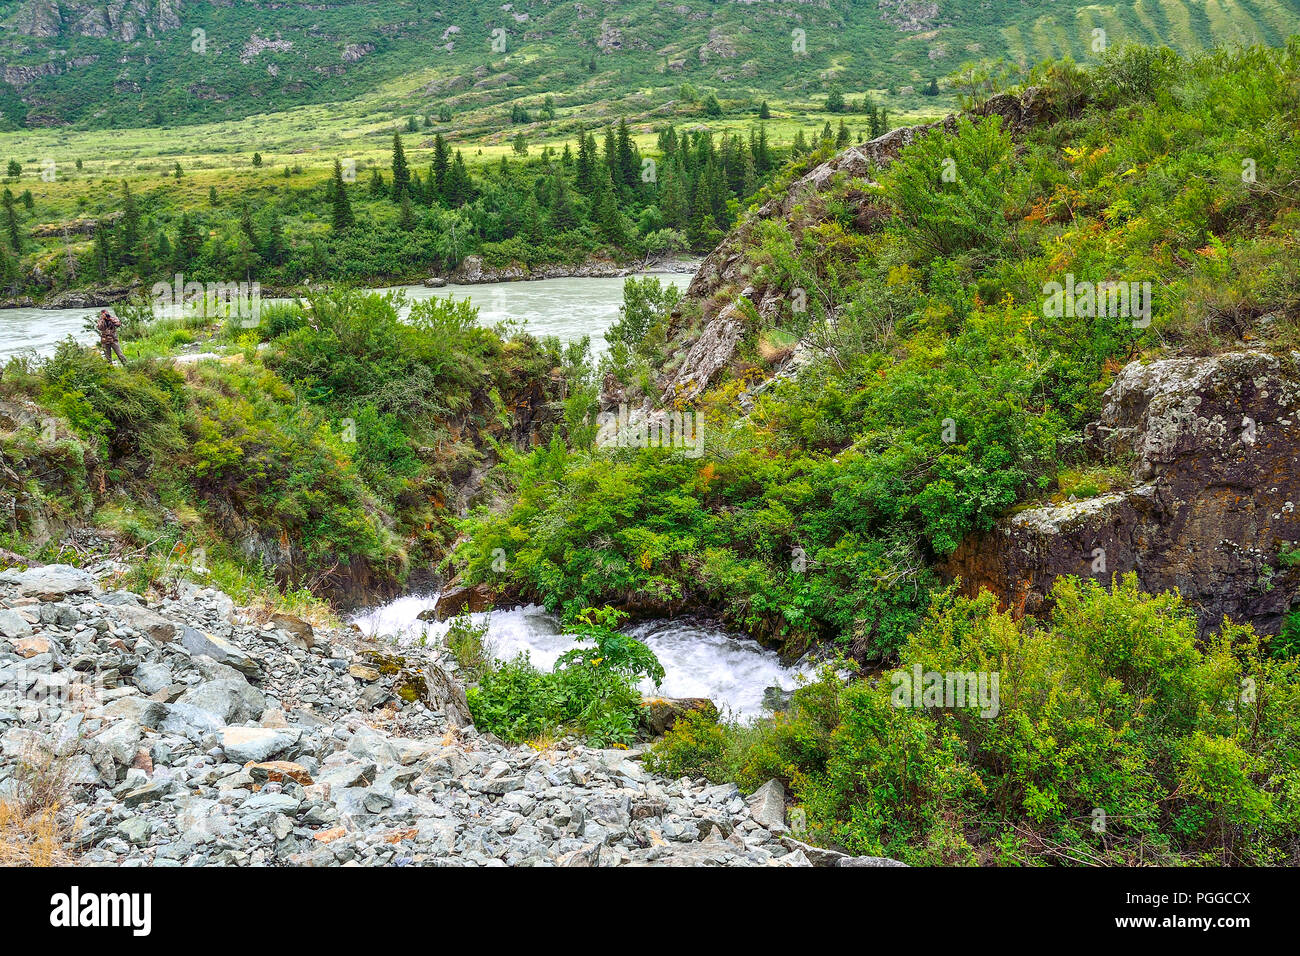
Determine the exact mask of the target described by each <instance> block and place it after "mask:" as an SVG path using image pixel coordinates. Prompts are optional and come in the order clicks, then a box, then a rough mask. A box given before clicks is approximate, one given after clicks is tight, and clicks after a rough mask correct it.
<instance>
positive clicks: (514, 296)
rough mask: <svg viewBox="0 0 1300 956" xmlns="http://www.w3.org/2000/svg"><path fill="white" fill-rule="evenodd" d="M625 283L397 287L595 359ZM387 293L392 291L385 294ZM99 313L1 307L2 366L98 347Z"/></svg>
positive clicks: (678, 281)
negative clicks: (588, 352) (29, 356)
mask: <svg viewBox="0 0 1300 956" xmlns="http://www.w3.org/2000/svg"><path fill="white" fill-rule="evenodd" d="M655 275H657V276H658V278H659V279H660V280H661V281H663V282H664V283H667V284H670V285H675V286H677V287H679V288H685V286H686V285H687V284H688V283H689V282H690V280H691V275H690V273H685V272H664V273H655ZM623 281H624V280H623V279H622V278H611V279H538V280H537V281H534V282H488V283H483V284H480V285H449V286H446V287H445V288H442V289H430V288H426V287H425V286H423V285H407V286H395V287H393V288H394V289H396V290H400V291H402V292H404V293H405V294H406V297H407V299H408V300H410V301H418V300H420V299H429V298H433V297H435V296H437V297H439V298H441V297H444V296H448V295H449V296H451V297H452V298H453V299H470V300H472V301H473V303H474V304H475V305H476V306H478V308H479V321H480V322H482V323H483V324H484V325H495V324H496V323H498V322H503V321H505V320H507V319H512V320H514V321H517V322H520V323H522V324H523V326H524V327H525V328H526V329H528V331H530V332H532V333H533V334H534V335H537V336H546V335H554V336H557V337H559V339H560V340H561V341H564V342H569V341H572V340H574V339H578V338H581V337H582V336H583V335H590V336H591V348H592V353H593V354H594V355H600V354H602V353H603V352H604V351H605V330H606V329H608V328H609V327H610V325H612V324H613V322H614V320H615V319H616V318H618V308H619V306H620V305H621V304H622V302H623ZM380 291H388V290H386V289H385V290H380ZM95 312H96V309H93V308H91V309H0V362H3V361H5V360H7V359H8V358H9V357H10V356H12V355H17V354H18V353H20V352H24V351H34V352H35V353H36V354H38V355H46V354H49V353H50V352H51V351H52V350H53V349H54V346H55V345H56V344H57V343H58V342H59V341H60V340H61V339H64V338H66V337H67V336H69V335H72V336H74V337H75V338H77V339H78V340H79V341H81V342H85V343H87V344H89V343H93V342H94V341H95V339H96V335H95V333H94V332H93V331H88V329H87V322H88V320H89V319H90V318H91V317H92V316H93V315H94V314H95Z"/></svg>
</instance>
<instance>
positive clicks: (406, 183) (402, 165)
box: [393, 133, 411, 203]
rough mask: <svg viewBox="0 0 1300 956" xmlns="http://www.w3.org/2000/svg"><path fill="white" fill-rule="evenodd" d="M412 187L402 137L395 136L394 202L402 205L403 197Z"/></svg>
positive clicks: (395, 134) (396, 134)
mask: <svg viewBox="0 0 1300 956" xmlns="http://www.w3.org/2000/svg"><path fill="white" fill-rule="evenodd" d="M410 187H411V170H410V169H409V168H408V167H407V165H406V152H405V151H404V150H403V149H402V137H401V135H400V134H398V133H394V134H393V202H396V203H400V202H401V201H402V197H403V196H405V195H406V192H407V190H408V189H410Z"/></svg>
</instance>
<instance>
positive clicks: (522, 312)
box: [0, 272, 800, 720]
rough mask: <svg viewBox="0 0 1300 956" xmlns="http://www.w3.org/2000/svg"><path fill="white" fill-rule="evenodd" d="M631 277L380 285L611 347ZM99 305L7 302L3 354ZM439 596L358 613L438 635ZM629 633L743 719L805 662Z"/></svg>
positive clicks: (702, 626)
mask: <svg viewBox="0 0 1300 956" xmlns="http://www.w3.org/2000/svg"><path fill="white" fill-rule="evenodd" d="M656 274H657V275H659V278H660V280H661V281H662V282H664V283H665V284H668V285H674V286H677V287H679V288H684V287H685V285H686V284H687V282H689V280H690V278H691V273H685V272H667V273H656ZM623 281H624V279H623V277H614V278H558V279H539V280H534V281H523V282H490V283H479V284H475V285H456V284H450V285H448V286H446V287H443V288H430V287H426V286H423V285H408V286H395V287H392V288H386V289H381V290H379V291H385V292H387V291H395V292H400V293H401V294H403V295H404V296H405V297H406V299H407V301H408V309H409V303H412V302H418V301H420V300H422V299H427V298H431V297H434V296H439V297H441V296H448V295H449V296H451V297H452V298H453V299H457V300H460V299H466V298H468V299H470V300H471V301H472V302H473V303H474V304H475V305H476V306H478V308H479V318H480V321H481V322H482V323H483V324H484V325H494V324H496V323H498V322H503V321H507V320H513V321H517V322H520V323H522V324H523V326H524V327H525V328H527V329H528V330H529V331H530V332H533V333H535V334H536V335H538V336H548V335H554V336H556V337H558V338H559V339H560V340H561V341H564V342H569V341H573V340H576V339H578V338H580V337H581V336H583V335H589V336H591V342H592V351H593V353H594V354H596V355H600V354H601V353H603V352H604V351H605V348H606V343H605V338H604V333H605V330H606V329H607V328H608V327H609V325H610V323H612V322H613V321H614V319H615V318H617V316H618V311H619V305H620V302H621V300H622V292H623ZM92 313H93V310H91V309H34V308H22V309H6V310H3V311H0V330H3V336H0V359H4V358H7V357H8V356H11V355H15V354H18V353H20V352H23V351H28V350H35V351H36V352H37V353H38V354H46V353H48V352H49V351H51V350H52V349H53V347H54V345H55V344H56V343H57V342H58V341H60V340H61V339H63V338H65V337H66V336H68V335H72V336H74V337H76V338H77V339H78V340H79V341H87V342H88V341H91V340H93V338H94V333H93V332H90V331H87V324H88V317H89V316H91V315H92ZM436 601H437V598H436V595H433V596H429V595H423V594H413V595H406V596H402V597H399V598H397V599H395V600H393V601H391V602H388V603H384V604H381V605H377V606H374V607H371V608H369V609H367V610H365V611H362V612H359V613H358V614H357V615H356V616H355V617H354V621H355V623H357V624H358V625H359V626H360V627H361V629H362V630H363V631H364V632H365V633H366V634H367V635H369V636H374V637H380V638H383V637H390V638H394V639H396V640H397V641H398V642H399V643H401V644H403V645H410V644H412V643H415V642H417V641H419V640H422V639H423V640H426V641H434V640H436V639H438V638H440V637H441V636H442V635H443V634H444V633H445V632H446V629H447V626H448V625H447V624H446V623H436V622H426V621H423V620H420V618H419V615H420V614H421V612H424V611H428V610H430V609H432V608H433V607H434V605H435V604H436ZM474 618H475V619H476V621H481V620H483V619H485V618H486V619H488V621H489V631H488V635H487V636H488V640H489V643H490V646H491V647H492V649H493V652H494V653H495V654H496V656H497V657H499V658H500V659H503V660H506V659H510V658H513V657H515V656H517V655H519V654H522V653H527V654H528V655H529V657H530V659H531V661H532V662H533V663H534V664H535V665H537V666H539V667H543V668H550V667H552V666H553V665H554V664H555V662H556V659H557V658H558V657H559V656H560V654H562V653H563V652H564V651H566V650H570V649H571V648H572V647H573V643H574V642H573V639H572V638H571V637H568V636H565V635H564V634H562V633H561V629H560V626H559V621H558V619H556V618H555V617H554V616H553V615H550V614H547V613H546V612H545V611H544V610H543V609H542V608H540V607H538V606H536V605H528V606H520V607H515V608H512V609H506V610H498V611H495V612H492V613H490V614H478V615H474ZM629 633H631V634H633V636H635V637H637V638H638V639H640V640H641V641H643V642H644V643H646V644H647V645H648V646H649V647H650V648H651V649H652V650H653V651H654V652H655V654H656V655H657V656H658V657H659V660H660V661H661V663H662V664H663V665H664V669H665V671H666V674H667V676H666V677H665V679H664V681H663V683H662V685H661V686H660V687H659V688H657V689H656V688H654V687H653V685H651V684H650V683H649V682H648V681H647V682H645V683H644V685H643V687H642V688H641V689H642V691H643V692H644V693H647V694H652V693H656V692H657V693H660V694H663V695H664V696H667V697H674V698H677V697H681V698H707V699H709V700H712V701H713V702H714V703H715V704H716V705H717V706H718V707H719V708H720V709H721V710H723V711H724V712H728V713H730V714H731V715H732V716H734V717H737V718H740V719H742V720H743V719H753V718H754V717H756V716H759V715H760V714H762V713H764V712H767V711H769V710H770V708H771V705H772V704H773V703H775V702H779V701H780V700H781V699H783V698H784V697H785V696H787V695H788V694H789V692H790V691H792V690H793V689H794V687H795V685H796V677H797V675H798V674H799V673H800V667H799V666H797V665H796V666H790V667H787V666H785V665H783V664H782V663H781V661H780V659H779V657H778V655H777V654H776V653H775V652H774V651H772V650H769V649H766V648H764V647H762V646H761V645H759V644H758V643H757V642H755V641H753V640H751V639H749V638H747V637H745V636H744V635H738V634H736V633H735V632H734V631H730V630H727V629H725V628H722V627H719V626H716V625H714V624H712V623H710V622H708V621H706V620H703V619H696V618H691V617H687V618H685V619H683V620H664V619H652V620H647V621H641V622H638V623H637V624H635V625H633V626H631V627H630V629H629Z"/></svg>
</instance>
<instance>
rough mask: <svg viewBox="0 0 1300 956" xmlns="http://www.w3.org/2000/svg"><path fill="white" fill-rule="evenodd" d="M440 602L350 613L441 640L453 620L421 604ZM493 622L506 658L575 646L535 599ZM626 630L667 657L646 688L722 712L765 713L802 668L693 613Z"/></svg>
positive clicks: (493, 643) (392, 633)
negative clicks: (659, 679) (426, 617)
mask: <svg viewBox="0 0 1300 956" xmlns="http://www.w3.org/2000/svg"><path fill="white" fill-rule="evenodd" d="M436 603H437V597H436V596H434V595H427V596H420V595H408V596H406V597H402V598H398V599H397V600H395V601H392V602H390V603H388V604H385V605H382V606H380V607H377V608H372V609H370V610H367V611H363V612H362V613H360V614H358V615H357V616H356V617H355V618H354V619H353V620H354V623H355V624H356V625H357V626H358V627H360V628H361V630H362V631H363V632H364V633H365V634H367V635H370V636H372V637H381V638H382V637H392V638H395V639H396V640H397V643H398V644H399V645H402V646H410V645H413V644H416V643H417V642H419V641H421V640H425V641H437V640H441V639H442V637H443V635H444V634H446V632H447V628H448V626H449V625H448V624H446V623H442V624H435V623H431V622H430V623H426V622H425V621H421V620H420V619H419V615H420V612H421V611H425V610H428V609H430V608H432V607H433V606H434V605H435V604H436ZM473 618H474V620H475V621H476V622H479V623H481V622H482V621H483V620H484V619H487V621H488V634H487V638H488V642H489V646H490V647H491V650H492V652H493V654H494V656H495V657H496V658H497V659H499V660H509V659H511V658H513V657H515V656H517V655H519V654H522V653H524V652H527V653H528V656H529V659H530V660H531V661H532V663H533V664H534V665H535V666H537V667H540V668H543V669H546V670H549V669H550V668H551V667H553V666H554V665H555V662H556V660H557V659H558V658H559V656H560V655H561V654H563V653H564V652H565V651H568V650H572V649H573V648H574V647H575V646H576V645H575V644H574V641H573V638H571V637H567V636H565V635H564V634H562V633H561V632H560V623H559V621H558V620H557V619H556V618H555V617H554V616H553V615H551V614H548V613H546V611H545V610H543V609H542V608H540V607H537V606H536V605H530V606H527V607H516V608H513V609H511V610H497V611H493V612H491V613H490V614H475V615H473ZM628 633H629V634H631V635H632V636H633V637H636V638H637V639H638V640H641V641H643V642H644V643H645V644H646V645H647V646H648V647H649V648H650V649H651V650H652V651H654V652H655V655H656V656H657V657H658V658H659V662H660V663H661V664H663V666H664V671H665V672H666V676H665V678H664V682H663V684H662V685H661V686H660V687H659V688H658V690H657V691H656V690H655V688H654V687H653V685H651V684H650V683H649V682H646V683H645V684H644V685H643V686H642V688H641V690H642V692H643V693H660V694H663V695H664V696H666V697H707V698H709V699H710V700H712V701H713V702H714V703H715V704H717V705H718V707H719V709H721V710H722V711H723V712H724V713H727V714H730V715H731V716H732V717H735V718H737V719H739V720H742V721H749V720H752V719H754V718H755V717H759V716H761V715H763V714H764V713H766V712H767V710H768V708H767V707H766V706H765V704H764V699H765V697H768V696H769V694H770V693H771V691H772V689H777V690H778V692H787V691H791V690H793V689H794V688H795V686H796V684H797V680H798V674H799V672H800V667H799V666H797V665H796V666H795V667H786V666H785V665H783V664H782V663H781V660H780V658H779V657H777V655H776V653H775V652H773V651H770V650H767V649H766V648H764V647H763V646H761V645H760V644H758V643H757V642H756V641H752V640H750V639H748V638H746V637H744V636H743V635H739V634H734V633H732V632H730V631H727V630H726V629H724V628H720V627H718V626H716V625H713V624H708V623H705V622H702V621H695V620H692V619H689V618H686V619H679V620H653V621H642V622H640V623H637V624H635V625H632V626H631V627H630V628H628Z"/></svg>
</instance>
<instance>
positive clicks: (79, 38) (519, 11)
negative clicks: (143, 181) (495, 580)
mask: <svg viewBox="0 0 1300 956" xmlns="http://www.w3.org/2000/svg"><path fill="white" fill-rule="evenodd" d="M141 10H147V11H148V12H147V13H143V12H140V11H141ZM0 22H2V23H4V24H5V26H6V28H7V29H6V31H5V33H4V37H5V39H4V40H3V42H2V43H0V60H2V61H3V63H4V65H5V66H6V73H5V76H6V83H5V84H4V86H3V87H0V89H3V96H0V113H3V115H4V117H5V118H6V121H7V122H8V123H9V124H10V125H11V126H24V125H25V126H44V125H65V124H72V125H74V126H77V127H82V128H104V127H140V126H149V125H152V126H156V127H162V126H173V125H176V124H201V123H208V122H212V121H214V120H219V119H229V118H239V117H244V116H249V115H253V114H264V113H274V112H279V111H282V110H284V109H287V108H290V107H293V106H299V105H303V104H308V103H338V102H347V101H352V100H355V99H357V98H359V97H364V96H367V95H370V94H375V93H377V92H379V91H380V90H383V97H382V105H383V107H384V108H387V109H389V110H391V111H392V112H393V113H394V114H399V113H405V112H415V113H423V112H426V111H430V110H433V109H436V107H437V106H440V105H442V104H444V103H446V104H450V105H451V107H452V108H453V109H454V110H456V111H466V110H472V109H475V108H478V107H481V106H483V105H485V104H488V103H496V104H500V103H509V102H514V101H520V102H527V101H529V100H533V101H536V103H537V105H540V100H541V98H542V97H543V96H544V95H545V94H547V93H550V94H552V95H554V96H555V97H556V100H557V104H558V106H560V107H561V108H564V107H569V106H576V105H582V104H589V103H594V102H602V101H613V100H615V99H619V100H630V101H629V102H628V103H627V104H626V105H627V106H629V107H631V108H632V109H636V108H637V104H638V103H644V104H653V105H656V106H660V105H663V104H664V103H666V102H668V101H669V100H673V99H680V87H681V86H682V84H691V85H693V86H695V87H697V88H700V89H703V90H716V91H717V92H718V95H719V96H720V97H722V98H723V99H742V100H743V99H745V98H747V97H752V96H755V95H759V94H762V95H767V96H773V95H776V96H783V97H796V98H797V97H803V96H807V95H809V94H811V93H813V92H818V91H824V90H825V89H826V87H827V86H828V85H829V84H831V83H839V84H841V85H842V86H844V87H845V88H846V89H849V90H855V91H860V90H865V89H870V88H880V89H886V88H890V87H892V88H894V89H898V88H901V87H903V86H909V85H911V86H918V87H919V86H920V85H923V84H926V83H928V81H929V80H930V78H931V77H934V76H942V75H945V74H947V73H949V72H951V71H953V70H954V69H956V68H957V67H958V66H959V65H960V64H962V63H963V62H964V61H967V60H977V59H994V58H998V57H1005V58H1006V59H1007V60H1010V61H1013V62H1015V63H1018V64H1020V65H1021V66H1028V65H1030V64H1032V63H1033V62H1035V61H1037V60H1040V59H1043V58H1047V57H1060V56H1073V57H1074V58H1075V59H1080V60H1082V59H1085V58H1087V57H1089V56H1093V55H1095V52H1096V49H1095V47H1094V45H1093V44H1094V34H1093V31H1094V30H1096V29H1103V30H1105V31H1106V39H1107V41H1108V43H1110V44H1118V43H1123V42H1140V43H1163V44H1167V45H1170V46H1172V47H1173V48H1175V49H1178V50H1181V51H1183V52H1189V53H1190V52H1197V51H1200V50H1203V49H1205V48H1208V47H1210V46H1212V45H1216V44H1219V45H1232V44H1237V43H1263V44H1270V45H1278V44H1280V43H1281V42H1282V41H1283V40H1284V39H1285V37H1286V36H1287V35H1289V34H1290V33H1293V32H1296V31H1297V29H1300V10H1298V9H1297V6H1296V4H1295V3H1294V2H1293V0H1235V2H1234V0H1123V2H1119V3H1115V4H1106V5H1101V4H1089V3H1079V2H1068V3H1059V2H1054V0H1028V2H1014V0H992V2H976V0H951V2H944V3H938V2H929V0H879V2H878V0H828V2H825V3H816V4H812V3H799V2H771V3H757V4H740V3H717V2H701V0H696V2H685V3H682V2H676V0H624V2H618V3H614V2H598V3H589V4H578V3H560V2H537V0H525V2H518V3H511V4H481V3H472V2H464V0H461V2H451V3H442V4H433V3H430V2H425V0H394V2H382V3H381V2H342V3H332V4H317V3H306V2H288V3H265V2H249V3H235V4H221V5H218V4H212V3H209V2H206V0H188V2H185V3H178V2H171V3H167V4H160V3H158V2H156V0H154V2H150V3H145V4H139V5H132V7H131V8H128V9H124V10H115V9H114V5H110V4H106V3H102V2H94V0H84V2H63V3H58V2H56V0H10V2H6V3H2V4H0ZM196 30H198V31H203V32H202V33H201V34H198V35H196V34H195V31H196ZM796 30H799V31H803V33H802V36H801V37H800V38H796V37H795V36H793V35H792V34H793V31H796ZM494 31H503V32H501V33H495V34H494ZM494 38H495V45H494ZM796 45H798V50H797V51H796V49H795V47H796Z"/></svg>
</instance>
